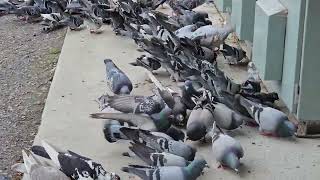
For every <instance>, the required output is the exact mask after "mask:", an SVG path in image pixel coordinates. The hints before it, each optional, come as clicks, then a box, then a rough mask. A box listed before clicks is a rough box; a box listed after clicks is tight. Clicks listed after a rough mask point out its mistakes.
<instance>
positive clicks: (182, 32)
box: [174, 24, 199, 39]
mask: <svg viewBox="0 0 320 180" xmlns="http://www.w3.org/2000/svg"><path fill="white" fill-rule="evenodd" d="M198 28H199V27H198V26H197V25H196V24H191V25H187V26H184V27H182V28H180V29H178V30H176V31H175V32H174V34H175V35H177V36H178V37H179V38H185V37H186V38H189V39H191V35H192V33H193V32H194V31H195V30H197V29H198Z"/></svg>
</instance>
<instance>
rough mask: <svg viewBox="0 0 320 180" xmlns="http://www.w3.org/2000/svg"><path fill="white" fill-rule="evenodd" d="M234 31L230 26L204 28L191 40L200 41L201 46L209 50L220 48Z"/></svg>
mask: <svg viewBox="0 0 320 180" xmlns="http://www.w3.org/2000/svg"><path fill="white" fill-rule="evenodd" d="M233 30H234V29H233V27H232V26H230V25H225V26H224V27H216V26H212V25H207V26H202V27H200V28H198V29H197V30H196V31H194V32H193V33H192V35H191V39H192V40H199V41H200V44H201V46H205V47H207V48H209V49H214V48H219V47H220V45H221V44H223V43H224V41H225V40H226V39H227V37H228V36H229V34H230V33H231V32H233Z"/></svg>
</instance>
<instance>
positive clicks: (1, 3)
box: [0, 0, 17, 15]
mask: <svg viewBox="0 0 320 180" xmlns="http://www.w3.org/2000/svg"><path fill="white" fill-rule="evenodd" d="M16 9H17V7H16V6H15V5H14V4H12V3H10V2H9V1H6V0H0V15H2V14H8V13H13V12H14V11H15V10H16Z"/></svg>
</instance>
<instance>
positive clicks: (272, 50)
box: [252, 0, 287, 80]
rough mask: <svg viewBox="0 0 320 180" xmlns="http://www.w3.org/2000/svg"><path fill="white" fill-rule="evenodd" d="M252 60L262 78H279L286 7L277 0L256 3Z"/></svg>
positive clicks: (264, 0) (280, 74)
mask: <svg viewBox="0 0 320 180" xmlns="http://www.w3.org/2000/svg"><path fill="white" fill-rule="evenodd" d="M255 11H256V13H255V24H254V40H253V50H252V52H253V54H252V55H253V56H252V60H253V62H254V63H255V65H256V67H257V68H258V70H259V72H260V77H261V78H262V79H263V80H281V77H282V63H283V52H284V40H285V30H286V21H287V18H286V17H287V9H286V8H285V7H284V6H283V5H282V4H281V3H279V1H278V0H259V1H257V3H256V10H255Z"/></svg>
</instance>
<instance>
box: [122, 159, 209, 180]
mask: <svg viewBox="0 0 320 180" xmlns="http://www.w3.org/2000/svg"><path fill="white" fill-rule="evenodd" d="M205 167H208V165H207V162H206V161H205V160H204V159H195V160H194V161H192V162H191V163H190V164H189V165H188V166H186V167H179V166H164V167H150V166H149V167H148V166H140V165H129V166H128V167H123V168H122V169H121V170H122V171H124V172H127V173H132V174H135V175H137V176H138V177H140V178H141V179H143V180H169V179H175V180H196V179H197V178H198V177H199V176H200V175H201V174H202V171H203V169H204V168H205Z"/></svg>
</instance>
